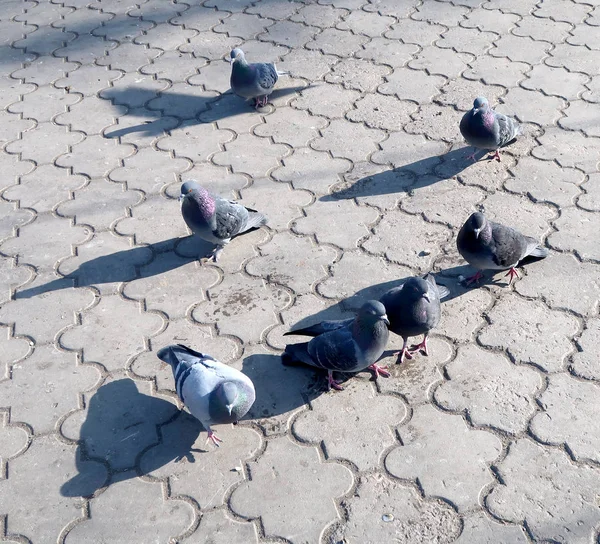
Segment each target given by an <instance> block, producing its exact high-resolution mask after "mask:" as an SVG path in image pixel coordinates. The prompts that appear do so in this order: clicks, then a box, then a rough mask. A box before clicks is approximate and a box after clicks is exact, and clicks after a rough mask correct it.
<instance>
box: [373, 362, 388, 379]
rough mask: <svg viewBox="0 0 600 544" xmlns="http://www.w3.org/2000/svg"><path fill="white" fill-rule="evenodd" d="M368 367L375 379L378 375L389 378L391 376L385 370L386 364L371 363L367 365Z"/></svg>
mask: <svg viewBox="0 0 600 544" xmlns="http://www.w3.org/2000/svg"><path fill="white" fill-rule="evenodd" d="M368 368H369V370H372V371H373V372H374V373H375V379H377V378H379V376H383V377H384V378H389V377H390V376H391V374H390V373H389V372H388V370H387V368H388V367H387V366H379V365H376V364H375V363H373V364H372V365H369V367H368Z"/></svg>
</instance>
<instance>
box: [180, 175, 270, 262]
mask: <svg viewBox="0 0 600 544" xmlns="http://www.w3.org/2000/svg"><path fill="white" fill-rule="evenodd" d="M179 200H180V201H182V202H181V214H182V215H183V219H184V221H185V222H186V224H187V226H188V227H189V228H190V229H191V231H192V232H193V233H194V234H196V235H197V236H199V237H200V238H202V239H203V240H206V241H207V242H211V243H213V244H216V245H217V247H216V248H215V249H214V251H213V253H212V255H211V258H212V259H213V260H214V261H215V262H217V260H218V258H219V255H220V254H221V252H222V251H223V248H224V247H225V245H226V244H228V243H229V242H230V240H231V239H232V238H233V237H234V236H237V235H238V234H242V233H243V232H247V231H249V230H253V229H257V228H259V227H261V226H262V225H264V224H266V222H267V218H266V217H265V216H264V215H263V214H262V213H259V212H257V211H256V210H253V209H251V208H246V207H245V206H242V205H241V204H239V203H237V202H235V201H233V200H227V199H226V198H221V197H220V196H217V195H213V194H212V193H209V192H208V191H207V190H206V189H204V188H203V187H200V185H198V184H197V183H196V182H195V181H193V180H192V181H186V182H185V183H183V184H182V185H181V195H180V196H179Z"/></svg>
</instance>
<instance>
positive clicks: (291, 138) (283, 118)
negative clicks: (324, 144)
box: [253, 108, 327, 148]
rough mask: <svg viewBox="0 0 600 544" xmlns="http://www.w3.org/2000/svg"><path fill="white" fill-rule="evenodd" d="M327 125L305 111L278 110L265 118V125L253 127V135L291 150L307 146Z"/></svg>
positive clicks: (324, 121) (322, 120)
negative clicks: (288, 146)
mask: <svg viewBox="0 0 600 544" xmlns="http://www.w3.org/2000/svg"><path fill="white" fill-rule="evenodd" d="M326 125H327V121H326V120H325V119H323V118H321V117H315V116H313V115H309V114H308V113H306V112H305V111H302V110H296V109H291V108H278V109H277V110H275V112H274V113H272V114H271V115H268V116H266V117H265V123H264V124H262V125H258V126H256V127H254V130H253V132H254V134H256V135H257V136H262V137H265V138H269V137H270V138H272V139H273V141H274V142H276V143H283V144H288V145H290V146H291V147H292V148H298V147H303V146H306V145H308V143H309V142H310V141H311V140H313V139H314V138H316V137H317V136H319V131H320V130H321V129H323V128H325V126H326Z"/></svg>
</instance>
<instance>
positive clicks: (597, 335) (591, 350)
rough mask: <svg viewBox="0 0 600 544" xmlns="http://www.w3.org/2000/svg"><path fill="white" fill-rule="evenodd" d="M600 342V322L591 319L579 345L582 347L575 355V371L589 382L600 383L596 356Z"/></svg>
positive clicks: (578, 341)
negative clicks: (596, 381) (595, 381)
mask: <svg viewBox="0 0 600 544" xmlns="http://www.w3.org/2000/svg"><path fill="white" fill-rule="evenodd" d="M599 342H600V320H599V319H590V320H589V321H588V322H587V323H586V328H585V330H584V331H583V334H582V335H581V337H580V338H579V339H578V340H577V343H578V344H579V346H580V347H581V351H578V352H577V353H575V355H573V371H574V372H575V374H576V375H578V376H580V377H582V378H585V379H587V380H598V381H600V367H598V359H597V357H596V355H595V350H596V346H597V345H598V343H599Z"/></svg>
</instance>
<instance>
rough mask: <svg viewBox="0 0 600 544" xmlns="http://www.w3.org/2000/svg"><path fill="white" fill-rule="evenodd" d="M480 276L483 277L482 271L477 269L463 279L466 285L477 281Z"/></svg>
mask: <svg viewBox="0 0 600 544" xmlns="http://www.w3.org/2000/svg"><path fill="white" fill-rule="evenodd" d="M481 278H483V272H482V271H481V270H478V271H477V274H475V275H474V276H471V277H470V278H467V279H466V280H465V281H466V284H467V285H471V284H472V283H479V280H480V279H481Z"/></svg>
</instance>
